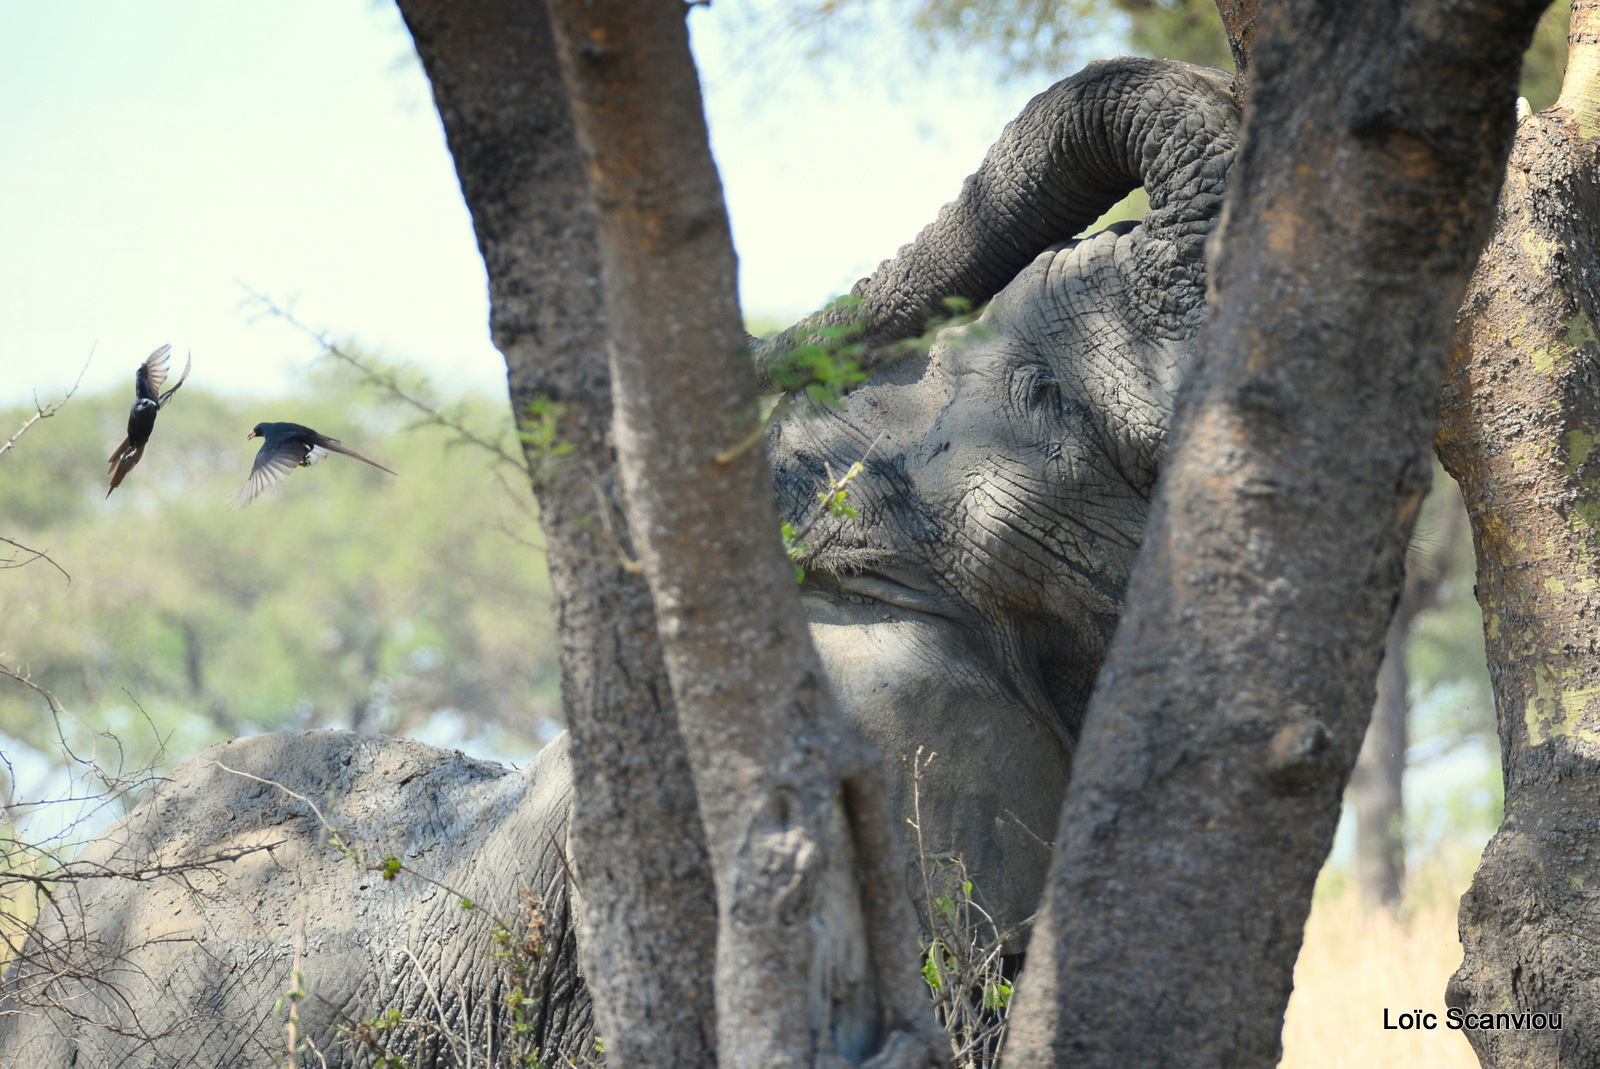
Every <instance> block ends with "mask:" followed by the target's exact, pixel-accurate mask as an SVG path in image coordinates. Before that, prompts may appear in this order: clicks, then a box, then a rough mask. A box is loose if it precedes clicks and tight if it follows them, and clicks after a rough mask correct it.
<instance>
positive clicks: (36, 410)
mask: <svg viewBox="0 0 1600 1069" xmlns="http://www.w3.org/2000/svg"><path fill="white" fill-rule="evenodd" d="M93 359H94V350H93V349H92V348H91V349H90V350H89V359H88V360H85V361H84V362H83V367H82V368H80V369H79V370H78V377H77V378H76V379H75V380H73V383H72V386H71V388H69V389H68V390H67V392H66V393H64V394H62V395H61V400H59V401H52V402H51V403H50V404H48V405H41V404H40V403H39V395H38V394H37V393H35V394H34V395H33V415H31V416H29V417H28V418H27V419H26V420H24V421H23V423H22V426H20V427H18V428H17V432H16V433H15V434H13V435H12V436H11V437H10V438H7V439H6V441H5V444H4V445H0V456H4V455H5V454H6V453H9V452H10V451H11V447H12V446H14V445H16V444H17V441H18V440H19V439H21V437H22V436H23V435H24V434H27V433H28V428H29V427H32V426H33V425H34V424H35V423H38V422H39V421H40V420H42V419H49V418H50V417H51V416H53V415H55V414H56V413H57V412H59V411H61V407H62V406H63V405H65V404H66V403H67V402H68V401H69V400H71V399H72V395H73V394H75V393H77V392H78V387H79V386H80V385H82V383H83V373H84V372H85V371H88V370H89V360H93ZM0 542H4V543H5V544H6V545H8V546H15V547H16V548H17V549H19V550H21V551H22V552H24V553H27V554H30V556H29V557H28V559H27V560H24V561H19V560H17V558H16V557H15V556H14V555H13V556H10V557H6V558H4V559H3V560H0V569H3V568H23V567H26V566H27V565H29V564H32V563H33V562H34V561H36V560H42V561H44V562H46V563H47V564H49V565H50V567H52V568H54V569H55V570H56V571H58V572H60V573H61V574H62V575H64V576H66V577H67V582H69V583H70V582H72V576H71V574H69V573H68V572H67V570H66V569H65V568H63V567H62V566H61V565H60V564H57V563H56V561H55V558H53V557H51V556H50V551H49V550H44V549H34V548H33V547H32V546H25V545H23V544H22V543H21V542H18V541H17V540H16V539H14V538H6V537H5V536H4V535H0Z"/></svg>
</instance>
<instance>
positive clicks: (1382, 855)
mask: <svg viewBox="0 0 1600 1069" xmlns="http://www.w3.org/2000/svg"><path fill="white" fill-rule="evenodd" d="M1410 592H1411V574H1410V572H1409V571H1408V572H1407V574H1406V593H1405V594H1402V595H1401V596H1400V604H1399V606H1398V607H1397V608H1396V609H1395V611H1394V619H1392V620H1390V621H1389V633H1388V636H1387V637H1386V638H1385V639H1384V642H1383V663H1382V664H1381V665H1380V666H1379V668H1378V697H1377V700H1376V701H1374V702H1373V703H1372V720H1371V721H1370V722H1369V723H1368V724H1367V734H1366V736H1365V737H1364V738H1363V739H1362V740H1361V751H1360V753H1359V754H1357V755H1356V764H1355V768H1354V769H1352V770H1351V772H1350V787H1349V789H1348V790H1347V791H1346V792H1345V800H1346V801H1347V802H1348V803H1349V805H1350V808H1351V809H1352V810H1353V811H1354V812H1355V815H1356V886H1357V887H1358V888H1359V889H1360V891H1361V901H1362V903H1363V904H1364V905H1365V906H1367V907H1368V908H1369V909H1373V908H1379V907H1382V908H1386V909H1394V908H1395V907H1396V906H1398V905H1399V904H1400V889H1401V886H1402V885H1403V884H1404V882H1405V874H1406V854H1405V815H1406V807H1405V772H1406V689H1407V686H1406V683H1407V680H1406V636H1407V635H1409V634H1410V632H1411V621H1412V620H1414V619H1416V612H1415V610H1411V611H1408V609H1410V606H1409V605H1408V604H1407V602H1408V600H1409V599H1408V598H1407V597H1406V594H1409V593H1410Z"/></svg>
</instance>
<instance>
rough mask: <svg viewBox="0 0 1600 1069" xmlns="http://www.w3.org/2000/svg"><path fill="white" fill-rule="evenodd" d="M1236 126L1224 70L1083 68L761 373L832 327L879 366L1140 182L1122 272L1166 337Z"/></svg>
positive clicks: (1193, 302)
mask: <svg viewBox="0 0 1600 1069" xmlns="http://www.w3.org/2000/svg"><path fill="white" fill-rule="evenodd" d="M1237 124H1238V105H1237V104H1236V103H1235V102H1234V100H1233V98H1232V96H1230V95H1229V93H1228V91H1227V78H1226V76H1225V75H1224V74H1222V72H1221V71H1215V70H1211V69H1210V68H1206V67H1195V66H1191V65H1189V64H1186V63H1174V62H1171V61H1166V60H1152V59H1116V60H1104V61H1101V62H1097V63H1091V64H1089V66H1088V67H1086V68H1084V70H1083V71H1081V72H1079V73H1078V74H1075V75H1073V76H1072V77H1070V78H1066V79H1063V80H1062V81H1060V82H1057V83H1056V84H1055V85H1054V86H1052V87H1050V88H1049V89H1047V90H1045V91H1044V92H1043V93H1040V94H1039V95H1038V96H1036V97H1034V98H1033V100H1032V101H1030V102H1029V103H1028V106H1027V107H1026V108H1024V109H1023V111H1022V113H1021V114H1020V115H1018V116H1017V118H1016V119H1015V120H1013V121H1012V122H1010V123H1009V124H1007V126H1006V128H1005V132H1004V133H1002V134H1001V136H1000V139H999V140H998V141H997V142H995V144H994V147H993V148H991V149H990V150H989V154H988V156H987V157H986V158H985V159H984V161H983V165H982V166H981V167H980V168H979V169H978V170H977V171H976V172H974V173H973V174H972V175H971V176H970V177H969V178H968V179H967V180H966V182H965V183H964V184H963V185H962V188H961V193H960V195H959V196H958V197H957V198H956V199H955V200H953V201H951V202H950V203H949V204H947V205H945V207H944V208H943V210H941V211H940V212H939V216H938V218H937V219H935V220H934V221H933V222H932V223H930V224H929V225H928V226H927V227H926V228H924V229H923V231H922V233H920V234H918V235H917V238H916V240H915V241H913V242H911V243H910V244H909V245H906V246H904V247H903V248H901V249H900V251H899V252H898V253H897V254H896V255H895V256H894V257H893V258H892V259H889V260H885V261H884V262H883V263H881V264H879V265H878V269H877V270H876V271H874V272H873V273H872V274H871V275H870V276H868V277H867V278H864V279H862V280H861V281H859V282H857V283H856V285H855V287H854V289H852V291H851V293H852V294H853V295H854V296H855V297H856V298H857V299H858V301H859V304H857V305H855V306H852V307H844V308H838V309H830V310H828V311H825V312H821V313H818V314H817V315H815V316H812V317H810V318H808V319H805V320H802V321H801V322H800V323H798V324H796V325H795V326H793V327H791V328H789V329H788V330H787V331H784V332H783V333H782V334H780V335H779V336H778V337H776V338H774V339H772V341H770V342H767V343H763V344H760V348H759V350H758V358H757V364H758V366H759V367H760V368H761V369H762V370H763V372H764V373H767V374H771V373H772V372H773V371H774V370H775V369H776V368H778V367H780V366H781V364H782V360H783V357H784V355H785V354H786V353H787V352H788V351H789V350H790V349H791V348H792V347H793V346H795V345H797V344H800V343H803V342H805V341H806V340H808V339H809V338H812V337H814V336H816V332H817V331H818V330H820V329H823V328H828V327H840V326H848V327H850V328H851V330H852V333H851V335H850V337H851V338H853V339H856V340H859V341H861V342H863V343H864V344H865V346H866V349H867V355H866V357H865V358H864V360H863V363H864V364H868V365H870V364H872V363H874V362H877V361H880V360H882V359H883V358H884V356H885V355H886V354H885V352H884V347H886V346H889V345H890V344H891V343H893V342H895V341H898V340H901V339H904V338H911V337H915V336H917V335H918V334H920V333H922V331H923V329H924V328H925V327H926V326H927V323H928V320H929V317H930V316H936V315H942V314H945V311H946V310H945V306H944V304H943V302H944V301H945V300H946V299H947V298H960V299H962V300H964V301H967V302H969V303H971V304H974V305H975V304H979V303H982V302H983V301H987V300H988V299H989V298H991V297H993V296H994V295H995V294H996V293H998V292H1000V290H1001V289H1002V288H1003V287H1004V286H1005V285H1007V284H1008V283H1009V282H1011V280H1012V279H1014V278H1015V277H1016V276H1017V274H1018V273H1019V272H1020V271H1021V270H1022V269H1023V268H1024V267H1026V266H1027V265H1028V264H1029V263H1030V262H1031V261H1032V260H1033V258H1034V257H1035V256H1037V255H1038V254H1039V253H1041V252H1043V251H1044V250H1045V249H1047V248H1049V247H1050V246H1051V245H1054V244H1056V243H1057V242H1060V241H1064V240H1066V239H1067V238H1070V237H1071V236H1072V235H1074V234H1076V233H1078V232H1079V231H1080V230H1082V229H1083V228H1084V227H1086V226H1088V225H1089V224H1090V223H1092V222H1094V221H1095V219H1097V218H1098V217H1099V216H1100V215H1101V214H1102V213H1103V212H1104V211H1105V210H1106V209H1107V208H1109V207H1110V206H1111V205H1113V204H1115V203H1116V202H1117V201H1118V200H1120V199H1122V197H1124V196H1125V195H1127V194H1128V193H1129V192H1130V191H1131V190H1133V189H1136V188H1138V187H1139V186H1141V185H1142V186H1144V187H1145V189H1146V190H1147V191H1148V192H1149V195H1150V211H1149V213H1148V214H1147V215H1146V217H1145V224H1144V225H1145V232H1146V234H1147V235H1148V236H1149V238H1150V244H1149V246H1148V248H1149V250H1150V251H1149V254H1148V255H1141V257H1140V260H1141V262H1140V263H1139V264H1138V265H1137V269H1133V268H1130V270H1129V271H1128V274H1129V275H1130V276H1133V277H1138V278H1140V279H1141V280H1142V281H1143V282H1144V283H1145V290H1144V293H1145V294H1146V295H1148V298H1149V300H1148V302H1147V303H1148V307H1147V309H1146V311H1147V313H1148V314H1149V315H1151V316H1152V317H1153V319H1154V320H1156V321H1157V322H1159V323H1161V325H1160V326H1158V330H1164V331H1166V332H1168V334H1169V336H1170V332H1172V331H1174V330H1176V329H1178V328H1177V326H1176V324H1177V322H1181V321H1182V319H1183V317H1184V316H1185V315H1186V314H1187V313H1188V312H1189V311H1190V310H1192V309H1194V308H1196V307H1197V306H1199V304H1200V303H1201V299H1202V297H1203V294H1204V276H1203V272H1201V270H1200V269H1199V264H1200V262H1201V260H1202V258H1203V255H1204V245H1205V237H1206V234H1207V233H1208V232H1209V231H1210V229H1211V224H1212V221H1213V220H1214V219H1215V216H1216V212H1217V210H1218V208H1219V207H1220V202H1221V195H1222V194H1221V191H1222V185H1223V179H1224V177H1225V175H1226V173H1227V168H1228V165H1229V163H1230V162H1231V160H1232V155H1233V149H1234V146H1235V144H1236V140H1235V131H1236V129H1237ZM1174 310H1176V316H1175V317H1174V314H1173V313H1174Z"/></svg>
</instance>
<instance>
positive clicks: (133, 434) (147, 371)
mask: <svg viewBox="0 0 1600 1069" xmlns="http://www.w3.org/2000/svg"><path fill="white" fill-rule="evenodd" d="M171 349H172V346H170V345H163V346H162V347H161V348H159V349H157V350H156V351H155V352H153V353H151V354H150V355H149V356H147V357H145V358H144V363H142V364H140V365H139V370H138V371H136V372H134V374H133V392H134V394H135V395H136V399H135V400H134V402H133V407H132V408H131V409H129V410H128V436H127V437H126V438H124V439H123V440H122V444H121V445H119V446H117V448H116V450H115V451H114V452H113V453H112V454H111V458H110V460H109V461H108V463H110V465H111V473H110V474H111V485H110V487H108V488H107V489H106V496H107V497H110V496H111V491H112V490H115V489H116V488H117V487H118V486H120V485H121V483H122V480H123V478H124V477H126V476H127V474H128V472H130V471H132V470H133V467H134V465H135V464H137V463H139V458H140V457H142V456H144V446H145V443H146V442H148V441H149V440H150V432H151V431H153V430H155V428H156V413H157V412H159V411H161V410H162V409H163V408H165V407H166V406H167V402H168V401H170V400H172V395H173V394H175V393H177V392H178V386H182V385H183V380H184V379H187V378H188V377H189V365H190V364H192V363H193V362H194V358H193V357H190V358H189V359H188V360H185V361H184V363H183V374H182V375H179V376H178V383H177V385H176V386H174V387H172V389H170V390H168V391H167V392H166V393H162V392H161V387H162V386H163V385H164V384H165V383H166V381H167V353H168V352H169V351H170V350H171Z"/></svg>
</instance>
